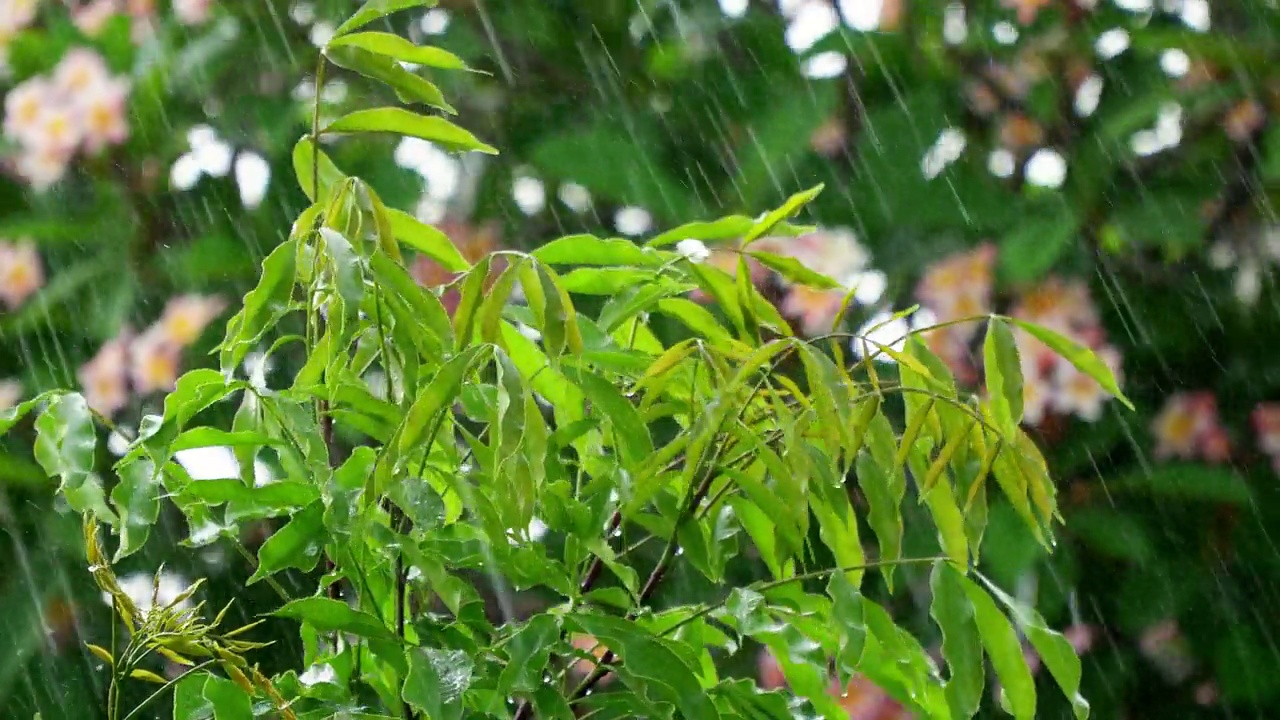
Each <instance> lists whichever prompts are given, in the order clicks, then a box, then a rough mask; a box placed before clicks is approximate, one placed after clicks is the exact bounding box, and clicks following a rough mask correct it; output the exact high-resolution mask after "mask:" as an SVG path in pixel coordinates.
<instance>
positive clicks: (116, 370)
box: [76, 330, 130, 417]
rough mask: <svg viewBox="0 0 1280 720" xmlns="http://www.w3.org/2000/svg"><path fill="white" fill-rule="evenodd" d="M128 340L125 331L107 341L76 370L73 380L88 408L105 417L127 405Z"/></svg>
mask: <svg viewBox="0 0 1280 720" xmlns="http://www.w3.org/2000/svg"><path fill="white" fill-rule="evenodd" d="M129 341H130V336H129V331H128V330H125V331H123V332H121V333H120V334H119V335H117V336H116V337H115V338H114V339H112V340H109V341H107V343H106V344H104V345H103V346H102V347H101V348H100V349H99V350H98V354H97V355H94V356H93V359H92V360H90V361H89V362H87V363H85V364H84V365H81V366H80V369H79V370H78V371H76V378H77V379H78V380H79V381H80V387H81V389H82V390H83V391H84V399H85V401H86V402H88V403H89V407H91V408H93V409H94V410H97V411H98V412H100V413H102V414H103V415H106V416H108V417H110V416H111V415H113V414H115V412H116V411H117V410H119V409H120V408H122V407H124V406H125V404H126V403H128V402H129V388H128V382H127V365H128V359H129Z"/></svg>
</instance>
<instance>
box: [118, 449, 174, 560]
mask: <svg viewBox="0 0 1280 720" xmlns="http://www.w3.org/2000/svg"><path fill="white" fill-rule="evenodd" d="M117 471H118V472H119V474H120V482H119V483H117V484H116V486H115V487H114V488H112V490H111V504H112V505H114V506H115V508H116V512H117V513H119V515H120V547H119V548H117V549H116V554H115V558H114V561H119V560H120V559H121V558H124V557H128V556H129V555H132V554H133V553H135V552H137V551H138V550H140V549H142V546H143V545H144V544H145V543H146V542H147V537H148V536H150V534H151V526H152V525H154V524H155V523H156V519H157V518H158V517H159V516H160V493H161V492H162V491H163V489H162V487H161V485H160V473H159V472H158V471H157V470H156V466H155V464H154V463H153V462H151V460H149V459H146V458H141V459H138V460H136V461H134V462H131V463H128V464H127V465H124V466H123V467H120V468H117Z"/></svg>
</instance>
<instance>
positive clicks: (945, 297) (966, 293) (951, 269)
mask: <svg viewBox="0 0 1280 720" xmlns="http://www.w3.org/2000/svg"><path fill="white" fill-rule="evenodd" d="M995 259H996V247H995V246H994V245H992V244H990V243H987V244H984V245H982V246H980V247H978V248H977V249H975V250H973V251H971V252H964V253H957V254H954V255H950V256H948V257H946V258H943V259H942V260H940V261H938V262H937V263H934V264H933V265H932V266H931V267H930V268H929V270H928V271H927V272H925V274H924V277H922V278H921V279H920V282H919V284H918V285H916V297H917V298H919V300H920V302H921V303H922V304H923V305H924V306H925V307H927V308H929V309H930V310H932V311H933V312H934V313H935V314H936V315H937V316H938V320H939V321H940V322H947V321H950V320H959V319H962V318H967V317H974V316H977V315H985V314H987V313H989V312H991V290H992V275H993V266H994V265H995ZM966 332H967V334H968V336H969V337H972V336H973V335H974V334H975V333H976V332H977V329H976V327H974V328H966Z"/></svg>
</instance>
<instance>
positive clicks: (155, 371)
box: [129, 325, 182, 395]
mask: <svg viewBox="0 0 1280 720" xmlns="http://www.w3.org/2000/svg"><path fill="white" fill-rule="evenodd" d="M181 355H182V348H181V347H180V346H179V345H178V344H176V343H174V342H173V341H172V340H171V339H169V338H168V337H166V336H165V334H164V333H163V332H162V326H160V325H153V326H152V327H151V328H150V329H148V330H147V331H146V332H145V333H143V334H142V335H140V336H138V338H137V339H136V340H134V341H133V343H132V344H131V345H130V346H129V377H130V379H131V380H132V381H133V389H134V391H136V392H137V393H139V394H141V395H146V394H149V393H152V392H155V391H157V390H164V391H166V392H167V391H171V390H173V388H174V385H175V384H176V383H177V381H178V364H179V361H180V360H181Z"/></svg>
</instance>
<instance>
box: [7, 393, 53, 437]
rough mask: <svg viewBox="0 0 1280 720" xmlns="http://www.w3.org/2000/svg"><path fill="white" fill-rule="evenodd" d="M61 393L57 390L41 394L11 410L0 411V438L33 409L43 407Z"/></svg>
mask: <svg viewBox="0 0 1280 720" xmlns="http://www.w3.org/2000/svg"><path fill="white" fill-rule="evenodd" d="M61 394H62V393H61V392H60V391H57V390H50V391H47V392H42V393H40V394H39V395H37V396H35V397H33V398H31V399H30V400H23V401H22V402H20V403H18V404H17V405H14V406H13V407H11V408H6V409H4V410H0V436H3V435H4V434H5V433H7V432H9V430H10V429H11V428H13V426H14V425H16V424H18V422H19V421H21V420H22V418H24V417H26V416H27V413H29V412H31V411H32V410H34V409H35V408H37V407H39V406H41V405H43V404H44V403H45V402H47V401H49V400H52V399H54V398H56V397H57V396H59V395H61Z"/></svg>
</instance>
